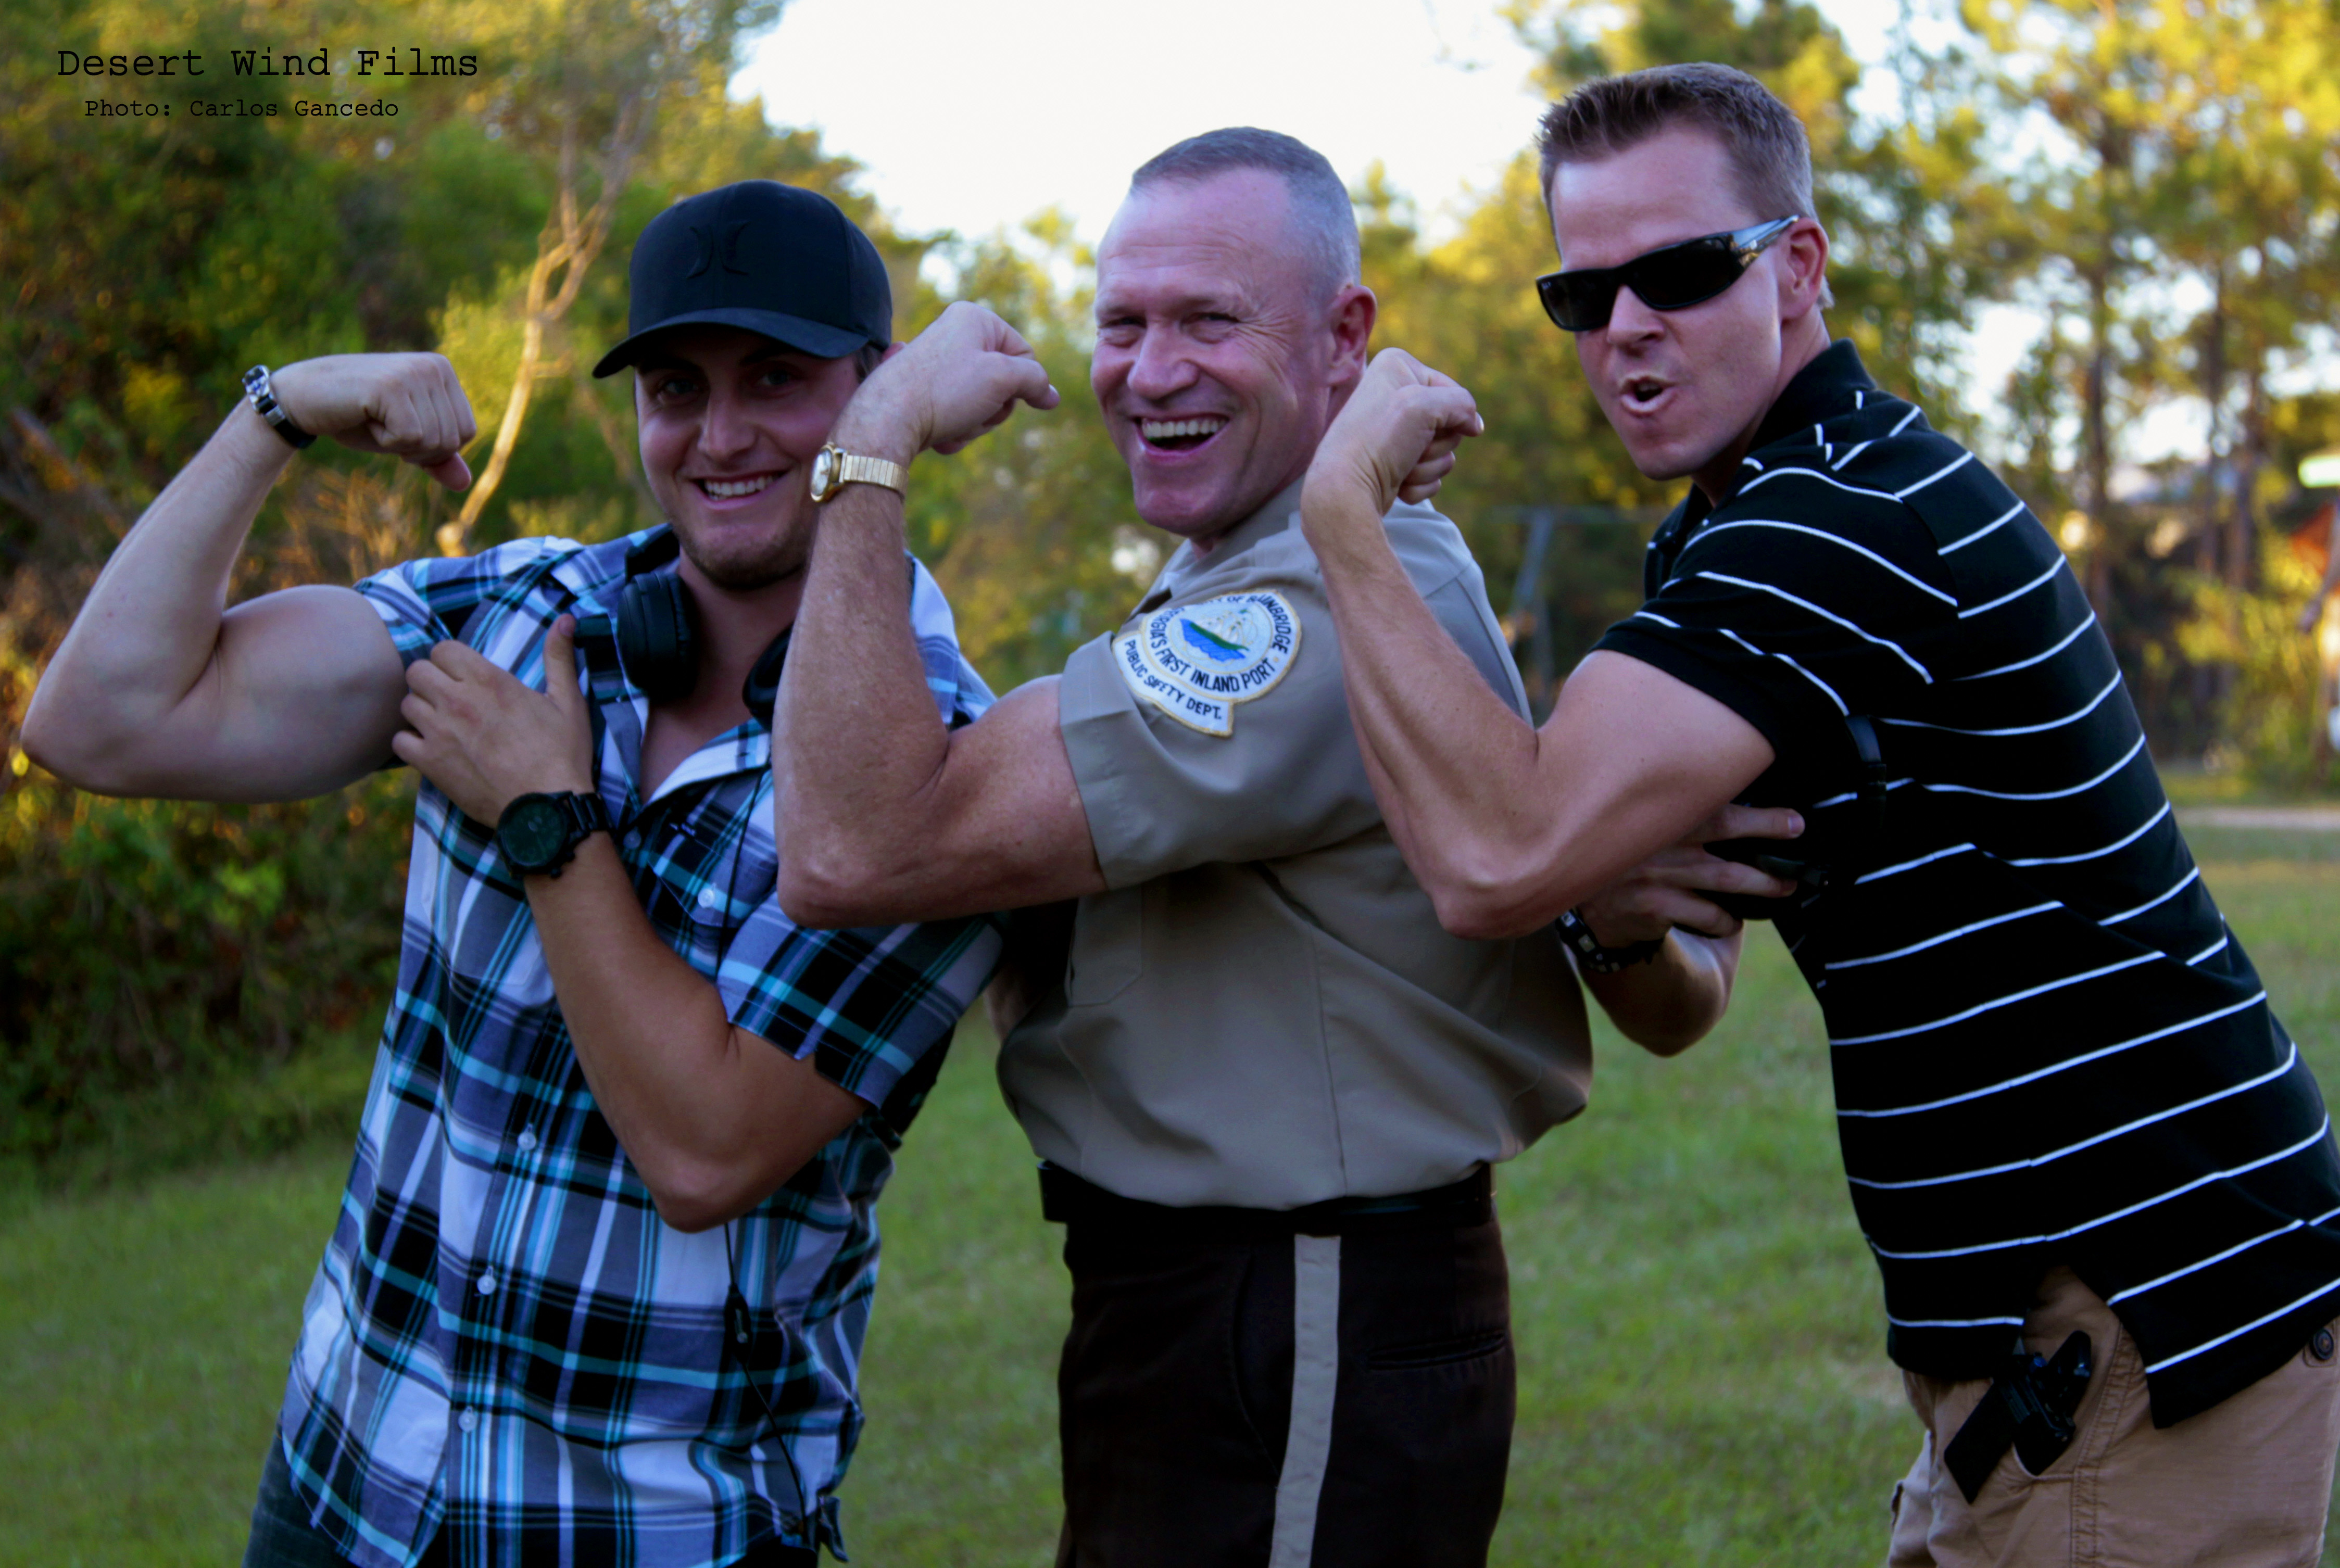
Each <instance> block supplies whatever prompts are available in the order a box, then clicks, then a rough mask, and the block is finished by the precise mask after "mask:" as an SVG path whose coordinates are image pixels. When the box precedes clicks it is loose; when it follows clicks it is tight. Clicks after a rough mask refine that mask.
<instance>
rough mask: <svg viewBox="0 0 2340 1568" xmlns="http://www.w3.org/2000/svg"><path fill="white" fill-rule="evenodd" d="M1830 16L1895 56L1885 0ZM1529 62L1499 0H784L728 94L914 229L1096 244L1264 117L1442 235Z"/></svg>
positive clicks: (1865, 50)
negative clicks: (1193, 148)
mask: <svg viewBox="0 0 2340 1568" xmlns="http://www.w3.org/2000/svg"><path fill="white" fill-rule="evenodd" d="M1821 9H1822V10H1824V11H1828V12H1829V13H1830V14H1831V15H1832V16H1833V17H1834V18H1835V19H1836V20H1837V22H1838V25H1839V27H1840V28H1842V29H1844V31H1845V33H1846V35H1847V42H1848V43H1849V44H1851V46H1852V47H1853V48H1854V50H1855V52H1856V53H1862V54H1880V53H1882V51H1883V49H1884V46H1885V35H1884V33H1883V30H1882V25H1881V23H1880V21H1879V16H1880V15H1887V14H1889V7H1885V6H1879V5H1858V4H1844V3H1842V0H1826V3H1824V4H1823V5H1822V6H1821ZM857 59H865V60H867V61H868V64H866V65H862V66H859V67H857V68H853V69H847V68H845V63H846V62H850V61H854V60H857ZM1532 64H1534V57H1533V56H1532V54H1531V53H1530V52H1529V51H1528V50H1527V49H1525V48H1523V47H1522V45H1521V44H1519V42H1518V40H1517V39H1515V38H1514V37H1513V36H1512V31H1511V29H1510V27H1509V26H1508V25H1505V24H1504V23H1503V22H1502V20H1501V19H1500V18H1499V17H1498V16H1497V15H1496V14H1495V5H1494V0H1178V3H1177V4H1175V5H1131V4H1124V3H1116V0H985V3H984V4H979V5H977V4H968V3H967V0H790V4H789V5H788V8H787V10H786V11H784V12H783V13H782V15H781V19H780V22H779V25H778V27H776V28H774V29H773V30H772V31H771V32H770V33H769V34H768V35H766V36H765V37H764V38H763V39H762V40H760V41H759V44H757V46H756V47H755V50H754V52H753V54H752V56H751V57H750V59H749V64H748V65H747V66H746V68H745V69H744V70H742V71H741V72H740V74H739V76H738V77H736V78H735V79H734V81H733V84H732V90H733V92H734V93H735V94H741V95H745V94H762V95H763V98H764V102H765V105H766V109H767V112H768V113H769V114H770V116H771V117H772V119H773V121H774V122H775V123H779V124H788V125H809V126H818V128H819V129H820V130H821V132H822V133H823V139H824V141H825V142H826V143H827V144H828V147H829V149H830V150H831V151H833V152H838V153H848V154H849V155H851V156H852V157H854V158H857V159H858V160H859V161H860V162H861V163H863V164H865V165H866V166H867V167H868V178H867V180H866V182H865V188H866V189H867V190H868V191H869V192H871V193H872V194H874V195H876V196H877V198H878V200H879V201H880V202H881V203H883V204H884V205H885V206H886V207H887V208H888V209H889V210H890V211H891V212H893V214H894V216H895V218H896V219H897V222H900V223H901V224H902V225H903V226H904V227H906V228H908V229H911V230H917V231H931V230H937V229H953V230H956V231H957V232H960V233H962V234H985V233H989V232H992V231H993V230H995V229H997V228H1000V227H1003V226H1005V227H1008V228H1013V227H1014V226H1016V224H1018V223H1020V222H1023V220H1024V219H1026V218H1027V217H1029V216H1030V215H1031V214H1033V213H1035V212H1039V211H1041V210H1042V209H1043V208H1046V207H1049V206H1056V207H1060V208H1062V209H1063V210H1064V211H1065V212H1066V213H1067V214H1069V215H1070V216H1071V218H1072V219H1073V222H1074V227H1075V229H1076V232H1079V233H1080V235H1081V236H1082V237H1083V238H1084V239H1086V240H1090V241H1095V240H1096V239H1097V238H1099V237H1100V236H1101V235H1102V234H1103V233H1104V231H1105V225H1106V222H1107V220H1109V219H1110V218H1111V217H1112V215H1113V210H1114V208H1115V206H1117V205H1118V204H1119V203H1120V201H1121V197H1122V193H1123V192H1124V191H1125V190H1126V189H1127V187H1128V183H1129V172H1130V171H1131V170H1132V169H1134V168H1135V167H1136V166H1137V165H1138V164H1140V163H1144V162H1145V160H1146V159H1148V158H1150V157H1152V156H1153V155H1154V154H1155V153H1158V152H1160V151H1161V150H1162V149H1163V148H1165V147H1167V146H1169V145H1170V144H1171V143H1174V142H1176V141H1179V140H1181V139H1182V138H1184V137H1186V136H1190V135H1193V134H1195V133H1196V132H1200V131H1207V130H1211V129H1214V128H1215V127H1217V126H1221V125H1244V124H1251V125H1263V126H1265V127H1267V128H1268V129H1270V130H1276V131H1284V132H1286V133H1290V134H1292V135H1294V136H1297V137H1299V138H1300V139H1301V140H1302V141H1304V142H1306V143H1309V144H1310V145H1312V146H1314V147H1315V148H1316V149H1317V150H1318V151H1319V152H1321V153H1324V155H1325V157H1327V158H1329V159H1330V160H1331V161H1332V163H1333V167H1334V169H1335V170H1337V171H1338V172H1339V173H1340V174H1341V176H1342V178H1344V180H1347V181H1349V182H1352V183H1354V182H1357V181H1358V180H1360V179H1361V178H1362V177H1363V174H1364V173H1365V171H1366V169H1367V168H1368V167H1370V166H1371V165H1372V163H1373V162H1374V160H1376V159H1379V160H1381V161H1382V162H1383V163H1385V164H1386V165H1387V166H1388V169H1389V173H1390V177H1391V180H1392V182H1393V183H1394V184H1395V185H1396V187H1397V188H1398V189H1399V190H1400V191H1403V192H1405V193H1406V194H1408V195H1410V196H1412V197H1413V198H1414V199H1415V201H1416V202H1418V203H1419V205H1420V208H1421V212H1422V216H1423V220H1424V223H1425V226H1426V227H1427V228H1428V230H1429V232H1431V233H1432V234H1433V236H1437V237H1443V234H1444V233H1446V232H1452V223H1451V214H1452V212H1453V211H1454V209H1455V207H1456V205H1457V202H1456V198H1458V197H1460V196H1462V195H1463V192H1465V191H1466V190H1468V189H1472V188H1477V189H1484V188H1486V187H1487V186H1489V185H1491V184H1492V182H1494V180H1495V178H1496V176H1497V175H1498V174H1499V173H1501V172H1502V168H1503V166H1504V164H1506V163H1509V162H1510V160H1511V159H1512V155H1513V154H1514V153H1518V152H1519V151H1520V150H1521V149H1522V148H1523V147H1525V146H1526V145H1527V144H1528V143H1529V141H1530V139H1531V138H1532V136H1533V134H1534V131H1535V123H1536V116H1537V115H1538V113H1540V112H1541V111H1542V108H1543V101H1542V99H1540V98H1539V97H1537V96H1536V95H1535V94H1533V93H1532V92H1531V90H1530V88H1529V85H1528V74H1529V71H1530V68H1531V67H1532Z"/></svg>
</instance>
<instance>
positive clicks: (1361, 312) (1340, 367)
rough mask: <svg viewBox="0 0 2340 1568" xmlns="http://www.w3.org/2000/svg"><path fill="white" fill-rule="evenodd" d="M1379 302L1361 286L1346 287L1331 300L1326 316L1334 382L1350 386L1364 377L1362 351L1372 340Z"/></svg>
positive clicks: (1353, 284)
mask: <svg viewBox="0 0 2340 1568" xmlns="http://www.w3.org/2000/svg"><path fill="white" fill-rule="evenodd" d="M1380 313H1381V302H1380V301H1378V300H1375V299H1374V298H1373V291H1372V290H1371V289H1368V288H1366V287H1365V286H1364V285H1363V284H1362V283H1347V284H1344V285H1343V286H1342V289H1341V291H1340V292H1339V293H1337V294H1335V295H1334V296H1333V303H1332V305H1331V306H1330V307H1329V308H1328V309H1327V310H1326V311H1325V315H1326V318H1327V321H1328V324H1329V325H1330V327H1331V329H1332V332H1333V382H1334V385H1335V386H1347V385H1353V384H1354V383H1355V382H1356V381H1357V380H1358V379H1359V378H1361V377H1362V376H1363V375H1364V373H1365V350H1366V347H1367V345H1368V344H1370V343H1371V342H1372V340H1373V321H1374V320H1375V319H1376V318H1377V317H1378V316H1379V315H1380Z"/></svg>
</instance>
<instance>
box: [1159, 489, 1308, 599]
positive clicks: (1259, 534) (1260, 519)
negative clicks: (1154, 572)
mask: <svg viewBox="0 0 2340 1568" xmlns="http://www.w3.org/2000/svg"><path fill="white" fill-rule="evenodd" d="M1304 482H1305V480H1304V478H1301V479H1294V480H1293V481H1292V482H1291V483H1290V484H1288V485H1286V486H1284V488H1282V489H1280V490H1278V491H1276V492H1275V494H1274V495H1272V496H1270V497H1268V498H1267V499H1266V500H1265V501H1264V503H1262V504H1261V506H1260V508H1259V509H1258V510H1256V511H1254V512H1253V513H1252V514H1251V516H1249V517H1247V518H1244V520H1243V521H1242V522H1239V523H1237V524H1236V525H1235V526H1234V528H1229V529H1228V530H1227V531H1226V532H1225V533H1224V534H1221V535H1220V536H1219V540H1218V543H1216V544H1215V545H1213V546H1212V547H1211V553H1210V554H1209V555H1206V556H1197V555H1196V554H1195V547H1194V546H1192V545H1190V544H1185V543H1183V542H1182V543H1181V544H1180V545H1179V547H1178V548H1177V550H1176V551H1175V552H1174V553H1173V554H1172V556H1171V557H1170V564H1169V565H1168V566H1166V567H1163V568H1162V575H1161V576H1160V577H1156V578H1155V582H1154V589H1153V591H1152V592H1151V593H1148V594H1147V595H1146V596H1145V597H1147V598H1148V599H1153V598H1155V597H1157V596H1160V595H1162V594H1164V593H1165V592H1166V593H1168V594H1171V595H1175V594H1177V593H1179V592H1181V591H1182V590H1183V589H1184V587H1185V585H1186V583H1187V582H1189V581H1190V580H1191V579H1193V578H1194V577H1198V576H1200V575H1201V574H1202V573H1204V572H1206V571H1209V570H1211V569H1212V568H1213V567H1216V566H1218V565H1219V564H1220V563H1221V562H1223V561H1228V560H1233V559H1234V557H1237V556H1239V555H1241V554H1242V553H1243V552H1244V551H1245V550H1247V549H1249V548H1251V547H1252V546H1254V545H1255V544H1257V543H1259V541H1260V540H1262V539H1264V538H1266V537H1268V536H1270V535H1271V534H1280V533H1282V532H1283V531H1284V529H1285V528H1290V527H1291V526H1292V520H1293V518H1294V516H1295V515H1297V514H1298V512H1299V510H1300V488H1301V486H1302V484H1304Z"/></svg>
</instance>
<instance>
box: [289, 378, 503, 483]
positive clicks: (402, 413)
mask: <svg viewBox="0 0 2340 1568" xmlns="http://www.w3.org/2000/svg"><path fill="white" fill-rule="evenodd" d="M269 380H271V381H272V382H273V384H274V386H275V389H276V401H277V403H278V404H279V406H281V407H282V408H283V409H284V411H285V412H286V413H287V414H289V415H291V416H292V422H293V423H294V424H296V425H299V426H300V427H301V428H302V429H304V430H307V431H308V432H309V433H310V434H311V435H315V436H331V437H332V439H334V440H337V441H339V442H341V444H342V445H343V446H345V447H351V448H354V449H356V450H358V451H361V452H387V453H389V454H390V455H391V456H392V457H394V458H403V459H405V460H406V461H408V462H410V463H412V464H413V465H414V466H415V467H416V468H421V470H422V471H423V472H424V473H426V474H429V475H430V476H431V478H434V479H436V480H438V481H439V482H440V483H441V484H442V485H444V486H446V487H447V488H449V489H451V490H460V489H461V488H464V487H465V486H467V485H469V484H470V483H471V469H470V468H468V467H467V466H465V464H464V462H463V459H462V456H461V453H462V450H463V449H464V448H465V447H467V446H469V445H470V444H471V438H472V437H474V436H476V435H478V434H479V433H480V426H479V421H478V420H476V419H472V418H471V399H469V398H466V397H465V396H464V395H463V384H462V383H461V381H459V380H456V379H455V367H454V366H452V365H451V364H449V363H448V362H447V361H446V360H445V358H443V357H442V356H441V355H438V354H332V355H328V356H327V357H325V358H323V359H321V360H302V361H300V363H298V364H293V365H287V366H285V367H284V368H283V370H276V371H273V372H271V373H270V377H269Z"/></svg>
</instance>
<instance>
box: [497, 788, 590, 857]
mask: <svg viewBox="0 0 2340 1568" xmlns="http://www.w3.org/2000/svg"><path fill="white" fill-rule="evenodd" d="M616 831H617V824H616V823H612V822H611V821H610V808H609V807H608V806H605V805H603V804H601V797H600V795H597V794H524V795H520V796H518V797H516V798H515V799H514V800H513V801H512V803H511V804H510V805H508V806H506V807H504V814H503V815H502V816H501V817H499V818H497V819H496V843H497V846H498V847H499V848H501V850H502V851H503V852H504V859H506V860H508V861H510V862H511V864H512V868H513V869H514V870H515V871H518V872H520V873H521V874H522V875H524V876H537V875H540V874H542V873H546V872H550V873H552V874H553V875H554V876H559V875H560V868H561V867H562V866H564V865H567V864H568V863H570V861H572V860H574V859H576V858H577V846H578V845H579V844H580V843H584V842H585V840H586V838H587V836H588V835H589V834H591V833H615V832H616Z"/></svg>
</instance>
